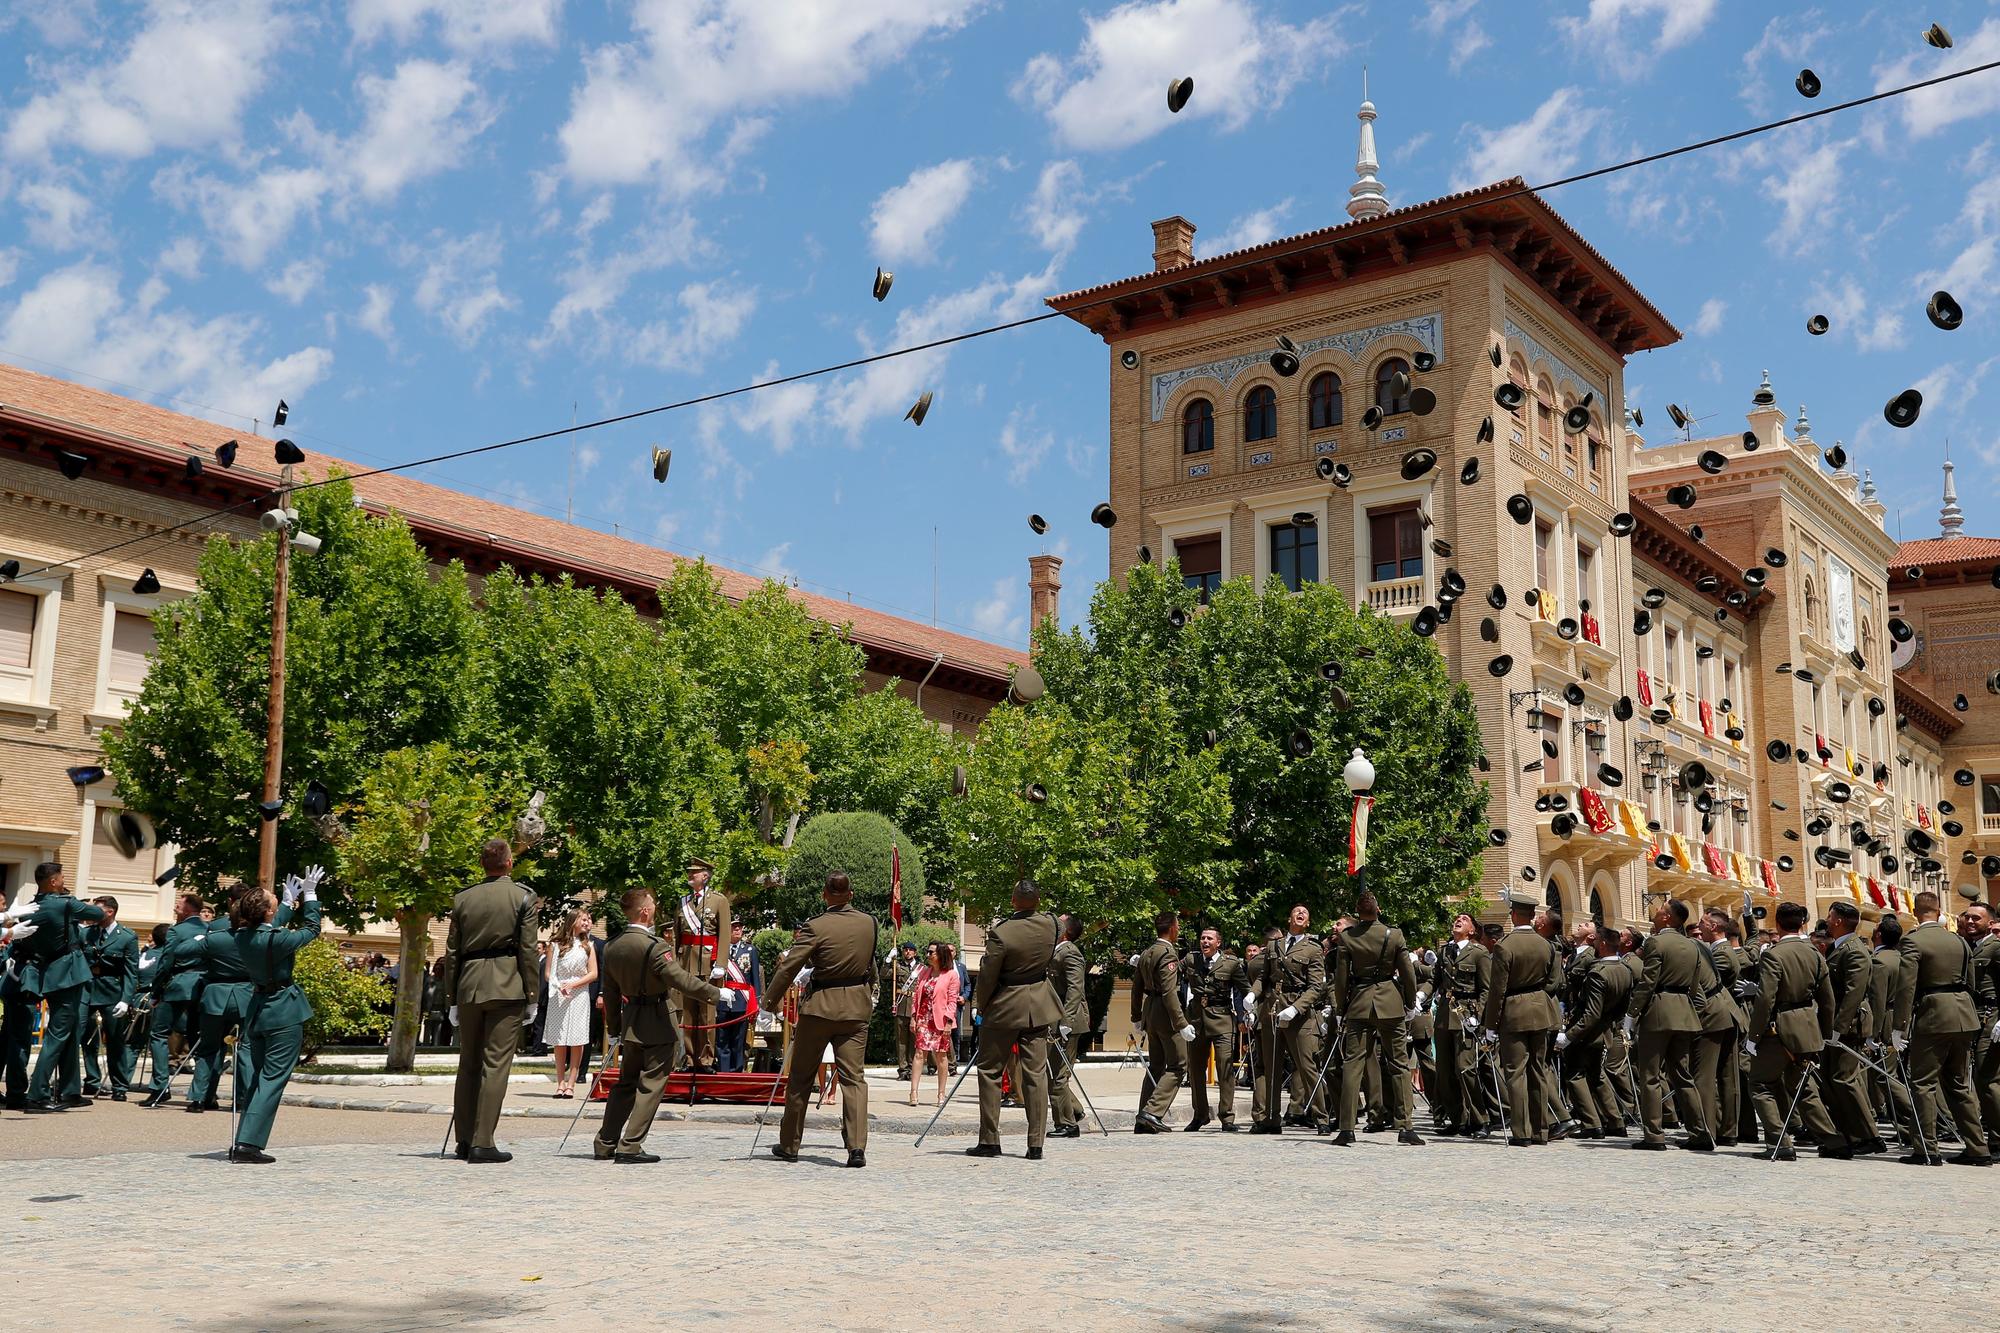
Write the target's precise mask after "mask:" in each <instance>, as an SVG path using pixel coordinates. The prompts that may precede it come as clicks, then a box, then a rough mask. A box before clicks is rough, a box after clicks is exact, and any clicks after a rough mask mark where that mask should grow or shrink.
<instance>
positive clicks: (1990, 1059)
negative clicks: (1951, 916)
mask: <svg viewBox="0 0 2000 1333" xmlns="http://www.w3.org/2000/svg"><path fill="white" fill-rule="evenodd" d="M1965 917H1966V923H1967V926H1968V928H1969V930H1970V931H1971V936H1970V938H1971V939H1974V940H1976V943H1974V944H1973V947H1972V1007H1973V1008H1974V1009H1976V1010H1977V1011H1978V1013H1979V1032H1978V1034H1977V1038H1978V1039H1977V1040H1976V1041H1975V1042H1974V1043H1973V1048H1972V1082H1973V1085H1974V1088H1975V1090H1976V1091H1977V1092H1978V1093H1979V1119H1980V1124H1981V1126H1982V1127H1983V1128H1985V1129H1986V1131H1987V1133H1988V1135H1989V1136H1990V1135H1993V1134H2000V935H1995V934H1993V933H1992V927H1993V909H1992V908H1991V907H1989V906H1987V905H1986V904H1984V903H1974V904H1973V905H1972V906H1971V907H1968V908H1966V909H1965ZM1989 1146H1990V1145H1989Z"/></svg>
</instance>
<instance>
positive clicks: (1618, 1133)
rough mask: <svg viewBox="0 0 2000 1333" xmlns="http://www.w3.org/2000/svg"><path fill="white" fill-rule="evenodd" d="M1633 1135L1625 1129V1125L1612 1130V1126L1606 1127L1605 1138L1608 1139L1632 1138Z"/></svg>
mask: <svg viewBox="0 0 2000 1333" xmlns="http://www.w3.org/2000/svg"><path fill="white" fill-rule="evenodd" d="M1631 1133H1632V1131H1631V1130H1629V1129H1627V1128H1625V1126H1623V1125H1619V1126H1618V1127H1617V1128H1615V1129H1614V1128H1612V1127H1611V1126H1610V1125H1606V1126H1605V1127H1604V1137H1605V1138H1607V1139H1623V1138H1629V1137H1630V1136H1631Z"/></svg>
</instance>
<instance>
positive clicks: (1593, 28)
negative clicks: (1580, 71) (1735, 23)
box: [1556, 0, 1720, 55]
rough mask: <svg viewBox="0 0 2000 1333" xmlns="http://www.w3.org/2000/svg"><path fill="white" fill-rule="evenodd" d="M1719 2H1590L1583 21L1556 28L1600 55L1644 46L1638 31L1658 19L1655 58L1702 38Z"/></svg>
mask: <svg viewBox="0 0 2000 1333" xmlns="http://www.w3.org/2000/svg"><path fill="white" fill-rule="evenodd" d="M1719 3H1720V0H1590V8H1589V9H1588V11H1586V12H1585V14H1584V16H1583V17H1582V18H1560V19H1557V20H1556V26H1557V27H1559V28H1560V29H1561V30H1562V31H1563V32H1564V33H1566V34H1567V35H1568V36H1569V38H1570V40H1571V41H1573V42H1575V43H1576V44H1577V45H1578V46H1579V47H1582V48H1583V49H1585V50H1587V51H1593V52H1598V53H1603V52H1606V51H1612V52H1627V51H1634V50H1637V49H1638V48H1639V47H1640V46H1641V45H1642V44H1643V36H1644V34H1642V33H1641V32H1640V31H1639V29H1640V28H1642V27H1650V26H1651V21H1652V20H1655V19H1657V20H1658V21H1659V25H1660V31H1659V35H1658V36H1657V37H1656V38H1655V39H1654V40H1653V43H1652V49H1653V54H1654V55H1660V54H1663V53H1665V52H1667V51H1671V50H1673V49H1674V48H1675V47H1677V46H1685V45H1686V44H1687V43H1689V42H1691V41H1693V40H1694V39H1695V38H1696V37H1697V36H1699V35H1700V34H1701V30H1702V29H1703V28H1705V27H1707V26H1708V21H1709V20H1710V19H1711V18H1713V17H1715V11H1716V7H1717V5H1718V4H1719Z"/></svg>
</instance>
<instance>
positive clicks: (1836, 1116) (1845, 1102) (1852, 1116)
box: [1820, 933, 1876, 1144]
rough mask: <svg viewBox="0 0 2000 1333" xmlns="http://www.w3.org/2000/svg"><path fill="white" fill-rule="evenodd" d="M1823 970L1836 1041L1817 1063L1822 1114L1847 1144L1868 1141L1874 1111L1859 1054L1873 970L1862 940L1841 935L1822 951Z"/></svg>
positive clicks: (1872, 1131) (1871, 1138) (1867, 1022)
mask: <svg viewBox="0 0 2000 1333" xmlns="http://www.w3.org/2000/svg"><path fill="white" fill-rule="evenodd" d="M1826 968H1827V975H1828V977H1829V978H1830V979H1831V981H1832V982H1833V1035H1834V1036H1836V1037H1838V1038H1840V1045H1838V1046H1829V1047H1827V1049H1826V1052H1825V1054H1824V1056H1823V1058H1822V1063H1821V1065H1820V1068H1821V1070H1822V1071H1823V1072H1824V1073H1825V1075H1826V1086H1825V1089H1824V1092H1823V1096H1824V1099H1825V1102H1826V1111H1827V1114H1828V1115H1830V1116H1832V1117H1833V1123H1834V1125H1835V1126H1836V1127H1837V1128H1838V1129H1839V1130H1840V1133H1841V1136H1842V1137H1843V1138H1845V1139H1846V1140H1847V1141H1848V1142H1849V1143H1850V1144H1865V1143H1870V1142H1873V1141H1874V1139H1875V1138H1876V1133H1875V1108H1874V1107H1873V1106H1872V1105H1870V1103H1869V1099H1868V1080H1867V1076H1866V1074H1865V1072H1864V1070H1865V1066H1863V1065H1862V1063H1861V1057H1860V1055H1859V1052H1860V1050H1861V1047H1862V1045H1863V1044H1864V1043H1865V1042H1866V1041H1867V1040H1868V1033H1869V1031H1870V1028H1871V1023H1870V1018H1869V1013H1868V986H1869V979H1870V976H1871V974H1872V973H1873V971H1874V966H1873V960H1872V959H1870V958H1869V956H1868V943H1867V941H1865V940H1863V939H1862V938H1861V936H1860V935H1859V934H1856V933H1849V934H1846V935H1842V936H1841V937H1840V938H1839V939H1838V940H1837V941H1835V942H1834V946H1833V948H1832V949H1830V950H1828V951H1827V955H1826Z"/></svg>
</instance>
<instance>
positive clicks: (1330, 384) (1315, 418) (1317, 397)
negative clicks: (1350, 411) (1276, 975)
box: [1306, 370, 1341, 430]
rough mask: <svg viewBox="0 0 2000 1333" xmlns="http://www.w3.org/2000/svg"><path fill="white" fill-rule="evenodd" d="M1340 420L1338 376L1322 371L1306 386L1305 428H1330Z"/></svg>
mask: <svg viewBox="0 0 2000 1333" xmlns="http://www.w3.org/2000/svg"><path fill="white" fill-rule="evenodd" d="M1340 420H1341V400H1340V376H1338V375H1336V374H1334V373H1333V372H1332V371H1330V370H1328V371H1323V372H1321V373H1320V374H1318V375H1315V376H1313V378H1312V383H1311V384H1309V385H1307V386H1306V429H1307V430H1330V429H1331V428H1333V427H1335V426H1338V425H1339V424H1340Z"/></svg>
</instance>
